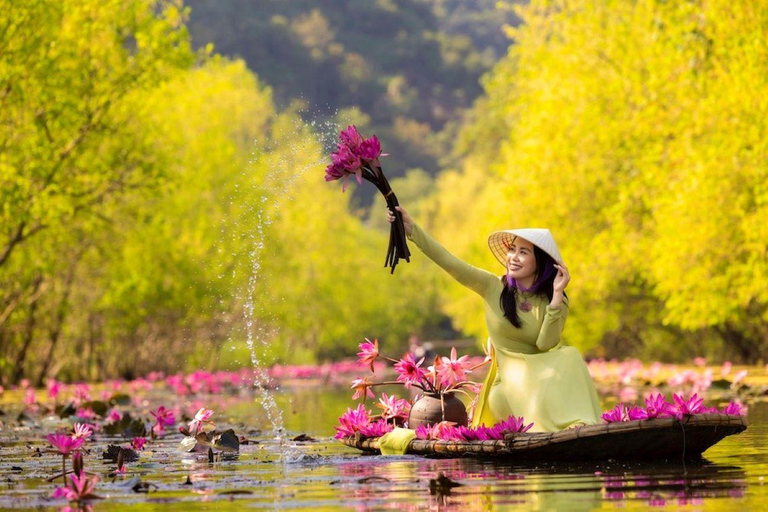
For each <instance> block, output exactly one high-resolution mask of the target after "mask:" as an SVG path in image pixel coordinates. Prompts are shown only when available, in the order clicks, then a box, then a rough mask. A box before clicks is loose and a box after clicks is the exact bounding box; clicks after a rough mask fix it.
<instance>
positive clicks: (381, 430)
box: [342, 419, 395, 437]
mask: <svg viewBox="0 0 768 512" xmlns="http://www.w3.org/2000/svg"><path fill="white" fill-rule="evenodd" d="M394 428H395V427H394V425H392V424H391V423H388V422H387V420H383V419H381V420H378V421H375V422H373V423H371V424H370V425H366V426H363V427H361V428H360V430H359V432H360V434H361V435H362V436H363V437H381V436H383V435H384V434H386V433H387V432H392V430H393V429H394ZM342 437H343V436H342Z"/></svg>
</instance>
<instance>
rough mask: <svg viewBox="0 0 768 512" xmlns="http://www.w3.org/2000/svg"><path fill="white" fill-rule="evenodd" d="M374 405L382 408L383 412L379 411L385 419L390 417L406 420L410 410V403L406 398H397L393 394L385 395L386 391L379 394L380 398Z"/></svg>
mask: <svg viewBox="0 0 768 512" xmlns="http://www.w3.org/2000/svg"><path fill="white" fill-rule="evenodd" d="M376 407H380V408H382V409H383V410H384V412H382V413H381V416H382V418H383V419H385V420H388V419H391V418H400V419H402V420H407V419H408V413H409V412H410V411H411V404H410V402H408V400H405V399H403V398H397V397H396V396H395V395H392V396H387V394H386V393H382V394H381V398H379V403H377V404H376Z"/></svg>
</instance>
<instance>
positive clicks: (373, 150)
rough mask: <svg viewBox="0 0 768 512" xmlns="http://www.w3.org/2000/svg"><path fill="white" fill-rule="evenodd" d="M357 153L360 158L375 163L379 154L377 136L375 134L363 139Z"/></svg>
mask: <svg viewBox="0 0 768 512" xmlns="http://www.w3.org/2000/svg"><path fill="white" fill-rule="evenodd" d="M357 154H358V155H359V156H360V158H361V159H362V160H366V161H368V162H373V163H374V165H376V163H377V162H376V160H377V159H378V158H379V157H380V156H381V143H380V142H379V138H378V137H376V136H375V135H374V136H373V137H371V138H370V139H365V140H364V141H363V142H362V143H361V144H360V146H359V148H358V150H357Z"/></svg>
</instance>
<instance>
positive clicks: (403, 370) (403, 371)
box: [395, 354, 427, 389]
mask: <svg viewBox="0 0 768 512" xmlns="http://www.w3.org/2000/svg"><path fill="white" fill-rule="evenodd" d="M423 362H424V358H423V357H422V358H421V359H419V360H418V362H417V361H416V359H415V358H414V357H413V354H408V355H407V356H405V357H404V358H403V359H401V360H400V362H398V363H395V371H396V372H397V382H402V383H403V384H404V385H405V387H406V389H409V388H410V387H411V386H412V385H413V384H421V383H422V381H423V380H424V378H426V376H427V373H426V372H425V371H424V370H423V369H421V368H420V366H421V365H422V363H423Z"/></svg>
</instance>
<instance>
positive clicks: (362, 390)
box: [352, 377, 376, 401]
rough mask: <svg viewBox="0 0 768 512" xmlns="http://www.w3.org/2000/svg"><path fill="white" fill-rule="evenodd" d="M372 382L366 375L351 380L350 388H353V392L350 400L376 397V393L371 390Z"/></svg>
mask: <svg viewBox="0 0 768 512" xmlns="http://www.w3.org/2000/svg"><path fill="white" fill-rule="evenodd" d="M372 384H373V382H371V380H370V379H369V378H368V377H361V378H358V379H355V380H353V381H352V389H354V390H355V394H354V395H352V400H357V399H358V398H360V397H363V401H365V398H366V397H368V398H376V395H374V394H373V391H371V385H372Z"/></svg>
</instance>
